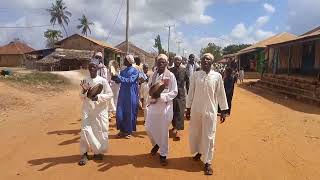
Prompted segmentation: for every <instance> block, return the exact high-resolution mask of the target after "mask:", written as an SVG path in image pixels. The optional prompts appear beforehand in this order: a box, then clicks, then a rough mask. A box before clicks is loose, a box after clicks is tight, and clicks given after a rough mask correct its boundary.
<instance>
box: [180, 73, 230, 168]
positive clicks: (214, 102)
mask: <svg viewBox="0 0 320 180" xmlns="http://www.w3.org/2000/svg"><path fill="white" fill-rule="evenodd" d="M218 104H219V106H220V108H221V110H227V109H228V103H227V98H226V94H225V91H224V85H223V80H222V77H221V75H220V74H219V73H217V72H215V71H213V70H211V71H210V72H209V73H208V74H207V73H206V72H204V71H198V72H195V73H194V74H193V76H192V77H191V79H190V86H189V93H188V96H187V101H186V107H187V108H191V118H190V136H189V140H190V148H191V153H192V154H196V153H200V154H201V155H202V156H201V160H202V161H203V162H204V163H209V164H211V161H212V159H213V152H214V141H215V133H216V125H217V112H218Z"/></svg>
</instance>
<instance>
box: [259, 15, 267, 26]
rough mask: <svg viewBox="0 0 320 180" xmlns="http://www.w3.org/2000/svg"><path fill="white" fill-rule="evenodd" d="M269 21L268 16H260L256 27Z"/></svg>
mask: <svg viewBox="0 0 320 180" xmlns="http://www.w3.org/2000/svg"><path fill="white" fill-rule="evenodd" d="M269 20H270V17H269V16H261V17H259V18H258V19H257V21H256V23H257V25H258V26H263V25H265V24H267V23H268V22H269Z"/></svg>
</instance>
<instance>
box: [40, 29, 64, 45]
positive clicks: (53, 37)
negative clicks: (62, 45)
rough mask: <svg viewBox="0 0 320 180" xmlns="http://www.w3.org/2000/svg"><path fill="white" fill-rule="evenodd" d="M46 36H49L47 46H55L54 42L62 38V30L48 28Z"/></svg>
mask: <svg viewBox="0 0 320 180" xmlns="http://www.w3.org/2000/svg"><path fill="white" fill-rule="evenodd" d="M44 37H45V38H47V45H46V46H47V47H48V48H53V47H54V44H55V43H56V42H57V41H59V39H60V38H62V37H63V36H62V32H61V31H59V30H53V29H48V30H47V31H46V32H44Z"/></svg>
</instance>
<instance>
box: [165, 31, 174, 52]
mask: <svg viewBox="0 0 320 180" xmlns="http://www.w3.org/2000/svg"><path fill="white" fill-rule="evenodd" d="M174 26H175V25H168V26H166V27H167V28H169V34H168V58H170V35H171V27H174Z"/></svg>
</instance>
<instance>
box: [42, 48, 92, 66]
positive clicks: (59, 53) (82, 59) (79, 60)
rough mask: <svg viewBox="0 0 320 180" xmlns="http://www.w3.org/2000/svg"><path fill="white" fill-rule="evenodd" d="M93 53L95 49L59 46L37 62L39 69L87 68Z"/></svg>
mask: <svg viewBox="0 0 320 180" xmlns="http://www.w3.org/2000/svg"><path fill="white" fill-rule="evenodd" d="M93 55H94V51H88V50H74V49H61V48H57V49H55V51H53V52H52V53H51V54H49V55H48V56H46V57H44V58H42V59H40V60H38V61H36V63H37V66H38V67H39V68H38V69H39V70H49V71H53V70H60V71H65V70H75V69H81V68H87V66H88V63H89V61H90V59H91V58H92V57H93Z"/></svg>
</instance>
